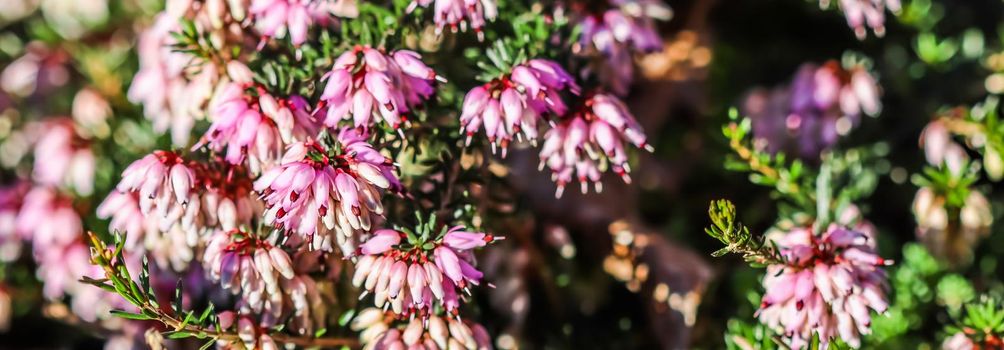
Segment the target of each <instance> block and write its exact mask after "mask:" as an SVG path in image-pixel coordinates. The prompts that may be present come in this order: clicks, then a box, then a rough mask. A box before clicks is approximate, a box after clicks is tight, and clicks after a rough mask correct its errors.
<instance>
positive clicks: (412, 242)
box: [352, 225, 498, 315]
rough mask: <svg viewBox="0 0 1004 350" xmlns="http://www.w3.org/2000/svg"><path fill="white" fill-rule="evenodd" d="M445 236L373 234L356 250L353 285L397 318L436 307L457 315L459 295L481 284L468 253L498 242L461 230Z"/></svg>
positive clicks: (425, 233)
mask: <svg viewBox="0 0 1004 350" xmlns="http://www.w3.org/2000/svg"><path fill="white" fill-rule="evenodd" d="M431 226H432V225H429V227H431ZM423 230H424V231H423ZM443 230H444V231H445V232H443V233H441V234H439V235H437V236H438V237H430V236H431V235H432V234H433V233H431V232H429V231H430V229H429V228H428V227H425V226H423V227H419V232H418V233H412V232H409V231H397V230H390V229H382V230H377V231H376V232H374V233H373V236H372V237H370V238H369V239H368V240H367V241H366V242H365V243H363V244H362V245H360V247H359V255H360V257H359V261H358V262H357V263H356V272H355V274H354V276H353V277H352V284H353V285H355V286H356V287H360V288H363V289H365V290H366V292H364V293H373V294H374V297H373V303H374V305H375V306H376V307H384V304H386V303H390V307H391V309H392V310H394V312H395V313H397V314H402V315H409V314H413V313H416V312H418V313H421V314H425V313H426V312H428V311H430V310H432V308H434V307H435V306H436V305H441V306H442V307H443V308H444V309H446V310H447V311H448V312H456V309H457V307H458V306H459V303H460V299H459V295H460V291H461V290H463V291H467V288H468V287H469V286H470V285H478V284H480V283H481V277H482V273H481V272H480V271H478V270H477V269H476V268H474V256H473V254H472V252H471V250H472V249H475V248H480V247H483V246H485V245H486V244H488V243H491V242H493V241H495V240H496V239H498V238H497V237H494V236H492V235H488V234H485V233H481V232H467V231H464V228H463V227H460V226H455V227H453V228H450V229H449V230H446V227H443ZM364 295H365V294H364ZM434 302H438V303H434Z"/></svg>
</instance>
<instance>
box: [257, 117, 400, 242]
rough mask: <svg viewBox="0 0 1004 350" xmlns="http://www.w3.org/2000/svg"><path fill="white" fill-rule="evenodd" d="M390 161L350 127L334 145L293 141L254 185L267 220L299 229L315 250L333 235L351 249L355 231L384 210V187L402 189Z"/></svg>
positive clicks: (367, 226) (291, 229)
mask: <svg viewBox="0 0 1004 350" xmlns="http://www.w3.org/2000/svg"><path fill="white" fill-rule="evenodd" d="M392 164H393V163H392V162H391V160H390V159H388V158H386V157H384V156H383V155H381V154H380V153H379V152H377V151H376V150H375V149H373V147H372V146H370V145H369V144H368V143H366V141H365V139H364V138H363V137H362V136H361V135H359V134H358V133H356V132H355V131H354V130H351V129H347V130H345V131H343V132H342V133H341V134H340V135H339V136H338V145H337V146H336V147H335V149H333V150H328V149H325V148H324V147H322V146H321V145H319V144H318V143H316V142H304V143H297V144H293V145H291V146H290V147H289V149H288V150H287V151H286V154H285V155H284V156H283V160H282V164H281V165H279V166H276V167H274V168H271V169H269V170H267V171H265V172H264V173H263V174H262V176H261V177H260V178H259V179H258V180H257V181H256V182H255V188H254V189H255V191H257V192H259V193H261V197H262V199H264V201H265V205H266V207H267V208H268V209H267V210H266V211H265V222H266V223H268V224H271V225H274V226H276V227H279V228H282V229H283V230H286V231H289V232H293V233H296V234H298V235H299V237H300V238H302V239H305V240H306V242H307V244H308V246H309V247H312V248H314V249H324V250H330V249H331V247H332V244H333V242H332V241H331V239H332V238H335V239H336V240H337V241H336V242H335V243H337V244H338V245H339V246H340V247H342V248H343V251H347V252H351V251H352V250H354V245H355V237H356V236H357V233H359V232H365V231H369V229H370V227H371V225H372V220H373V219H374V217H376V216H379V215H382V214H383V205H382V204H381V203H380V197H381V195H380V192H381V190H390V191H392V192H401V191H402V187H401V183H400V182H399V181H398V179H397V177H396V176H395V175H394V173H393V165H392ZM331 231H334V232H336V233H338V234H337V235H336V237H330V235H329V232H331Z"/></svg>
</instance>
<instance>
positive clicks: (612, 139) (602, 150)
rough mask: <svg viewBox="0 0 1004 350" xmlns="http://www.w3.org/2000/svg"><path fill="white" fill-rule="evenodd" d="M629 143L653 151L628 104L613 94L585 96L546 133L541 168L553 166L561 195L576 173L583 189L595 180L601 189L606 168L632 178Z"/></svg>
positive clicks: (598, 189) (541, 155) (626, 179)
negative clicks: (627, 148)
mask: <svg viewBox="0 0 1004 350" xmlns="http://www.w3.org/2000/svg"><path fill="white" fill-rule="evenodd" d="M627 143H631V144H633V145H635V146H636V147H638V148H642V149H645V150H648V151H652V147H651V146H650V145H648V144H647V143H645V134H644V132H643V131H642V129H641V126H640V125H639V124H638V122H637V121H636V120H635V119H634V117H633V116H632V115H631V112H630V111H629V110H628V108H627V106H625V105H624V103H623V102H621V101H620V100H619V99H618V98H617V97H614V96H612V95H606V94H595V95H593V96H591V97H589V98H588V99H586V100H585V102H584V103H583V106H582V108H580V109H579V110H578V111H576V112H573V113H572V114H571V115H570V116H567V117H565V118H564V119H562V120H560V121H558V122H557V123H556V124H555V125H554V127H553V128H551V129H550V130H548V131H547V133H545V134H544V144H543V146H542V147H541V150H540V168H541V169H543V168H544V166H547V167H548V168H549V169H551V172H552V179H553V180H554V181H555V182H556V183H557V184H558V189H557V192H556V196H557V197H561V194H562V192H563V191H564V188H565V185H567V184H568V183H570V182H571V181H572V180H573V178H575V177H578V180H579V182H580V183H581V185H582V192H583V193H585V192H586V191H587V188H588V183H589V182H593V183H594V186H595V187H596V191H597V192H599V191H601V190H602V183H601V182H600V175H601V173H602V171H604V170H606V169H607V168H612V169H613V171H614V172H615V173H617V175H619V176H620V177H621V178H622V179H624V181H625V182H630V180H631V178H630V176H629V175H628V173H629V172H630V167H629V166H628V162H627V161H628V157H627V153H626V152H625V145H626V144H627Z"/></svg>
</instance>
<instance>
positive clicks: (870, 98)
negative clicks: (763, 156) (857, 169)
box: [743, 61, 882, 158]
mask: <svg viewBox="0 0 1004 350" xmlns="http://www.w3.org/2000/svg"><path fill="white" fill-rule="evenodd" d="M879 97H880V89H879V86H878V84H877V83H876V81H875V78H874V77H873V76H872V75H871V74H870V73H869V72H868V70H866V69H865V68H864V67H863V66H862V65H855V66H852V67H850V68H847V69H845V68H843V67H841V66H840V64H839V63H837V62H836V61H830V62H827V63H826V64H824V65H823V66H816V65H813V64H804V65H802V67H801V68H799V70H798V73H796V75H795V78H794V80H793V81H792V83H791V85H790V86H789V87H785V88H781V89H775V90H773V91H766V90H756V91H754V92H752V93H750V94H749V96H748V97H747V98H746V101H745V102H744V106H743V112H744V113H746V114H748V115H749V116H750V117H751V119H752V121H753V134H754V137H755V138H756V140H757V141H758V142H763V143H766V147H767V149H768V150H769V151H771V152H777V151H785V152H786V153H789V154H798V155H801V156H802V157H809V158H815V157H818V156H819V152H820V151H822V150H824V149H827V148H829V147H831V146H832V145H833V144H834V143H836V141H837V138H838V137H839V136H841V135H846V134H847V133H848V132H850V130H851V128H852V127H853V126H854V125H856V124H857V123H858V122H859V121H860V119H861V115H870V116H875V115H877V114H878V113H879V112H880V111H881V110H882V102H881V101H880V100H879Z"/></svg>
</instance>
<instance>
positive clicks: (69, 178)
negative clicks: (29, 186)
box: [32, 118, 95, 196]
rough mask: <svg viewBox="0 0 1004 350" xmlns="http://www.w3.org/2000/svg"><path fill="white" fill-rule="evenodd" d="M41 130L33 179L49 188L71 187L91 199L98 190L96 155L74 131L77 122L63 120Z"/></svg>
mask: <svg viewBox="0 0 1004 350" xmlns="http://www.w3.org/2000/svg"><path fill="white" fill-rule="evenodd" d="M39 127H40V129H41V130H40V135H38V141H37V143H35V166H34V168H33V170H32V175H33V176H32V179H34V180H35V181H36V182H38V183H41V184H45V185H49V186H61V185H64V184H66V185H70V186H71V187H72V188H73V189H74V190H76V192H77V193H79V194H80V195H84V196H86V195H90V194H91V192H93V190H94V168H95V164H94V163H95V160H94V153H93V152H92V151H91V149H90V147H88V146H87V143H86V141H85V140H84V139H82V138H81V137H80V136H78V135H77V133H76V131H74V128H73V122H72V121H71V120H69V119H65V118H60V119H57V120H54V121H50V122H45V123H42V124H41V125H39Z"/></svg>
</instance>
